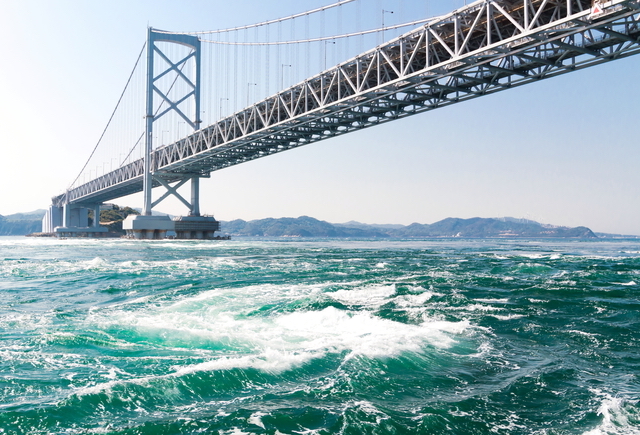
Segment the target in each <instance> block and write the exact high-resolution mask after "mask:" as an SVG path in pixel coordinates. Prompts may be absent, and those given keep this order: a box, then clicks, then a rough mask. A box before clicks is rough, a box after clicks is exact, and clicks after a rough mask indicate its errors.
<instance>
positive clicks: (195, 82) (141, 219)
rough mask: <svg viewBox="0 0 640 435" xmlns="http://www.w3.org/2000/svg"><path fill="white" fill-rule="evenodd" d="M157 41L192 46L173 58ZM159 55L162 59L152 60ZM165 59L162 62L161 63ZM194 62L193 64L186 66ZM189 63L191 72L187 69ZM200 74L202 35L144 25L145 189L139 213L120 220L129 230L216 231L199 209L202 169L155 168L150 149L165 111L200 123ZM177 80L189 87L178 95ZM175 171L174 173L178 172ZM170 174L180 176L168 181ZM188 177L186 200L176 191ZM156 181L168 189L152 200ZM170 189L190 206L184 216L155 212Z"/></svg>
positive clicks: (139, 234)
mask: <svg viewBox="0 0 640 435" xmlns="http://www.w3.org/2000/svg"><path fill="white" fill-rule="evenodd" d="M161 43H169V44H179V45H182V46H185V47H187V48H189V49H190V52H189V53H188V54H186V55H184V56H179V58H178V59H177V60H174V59H171V56H170V55H169V54H167V53H165V51H163V50H162V46H161V45H160V44H161ZM157 58H159V59H160V60H161V62H156V60H157ZM162 65H165V68H161V66H162ZM187 65H192V66H193V67H192V68H185V67H186V66H187ZM189 69H191V72H189ZM171 74H173V75H174V76H175V80H173V81H172V82H170V85H167V82H166V81H165V85H166V86H165V87H164V88H163V87H162V86H161V85H160V81H161V79H162V78H164V77H165V76H167V75H171ZM200 76H201V47H200V39H199V38H198V37H196V36H192V35H185V34H174V33H165V32H162V31H158V30H155V29H153V28H151V27H150V28H149V29H148V37H147V87H146V116H145V118H146V127H145V138H144V139H145V140H144V144H145V148H144V177H143V195H144V205H143V209H142V215H140V216H129V217H128V218H127V219H126V220H125V221H124V223H123V228H124V229H125V230H126V231H127V234H128V235H130V236H133V237H135V238H141V239H158V238H164V237H165V236H166V235H167V233H168V232H171V231H175V232H176V235H177V237H178V238H198V239H201V238H211V237H213V233H214V231H216V230H218V229H219V224H218V222H217V221H216V220H215V219H213V218H212V217H209V216H201V215H200V192H199V184H200V183H199V180H200V177H202V176H208V174H202V173H181V174H176V173H175V172H170V173H163V172H162V171H158V170H157V168H156V164H155V161H154V157H153V156H154V155H153V138H154V135H153V126H154V123H155V122H156V121H157V120H158V119H160V118H161V117H163V116H164V115H166V114H168V113H170V112H174V113H176V114H177V115H178V116H179V117H180V118H181V119H182V121H181V122H184V123H186V124H187V125H188V126H190V127H191V128H192V129H193V131H197V130H199V129H200V124H201V122H202V121H201V120H200ZM176 82H181V83H182V84H185V85H186V88H187V89H189V91H188V92H186V93H184V94H182V95H180V94H177V95H176V94H175V93H172V89H173V87H174V85H175V84H176ZM156 96H158V97H160V98H161V100H162V104H160V105H157V104H155V98H156ZM189 102H191V104H192V108H193V118H190V117H189V116H188V114H187V113H186V111H185V110H183V108H182V107H184V104H183V103H189ZM176 176H178V177H176ZM168 178H170V179H172V180H175V179H176V178H179V179H178V181H177V182H176V183H175V184H174V185H173V186H171V185H170V184H169V182H168V180H167V179H168ZM187 181H190V182H191V198H190V201H188V200H187V199H185V198H184V197H183V196H182V195H180V194H179V193H178V191H177V189H178V188H179V187H181V186H182V185H183V184H184V183H186V182H187ZM156 186H164V187H165V188H166V190H167V191H166V193H165V194H164V195H163V196H162V197H160V198H159V199H158V200H156V201H155V202H154V201H152V189H153V187H156ZM170 195H173V196H175V197H176V198H178V199H179V200H180V201H181V202H182V203H183V204H185V205H186V206H187V208H188V209H189V215H188V216H181V217H179V218H178V219H176V220H175V221H172V220H171V219H169V217H167V216H153V215H152V213H151V210H152V208H153V207H155V206H156V205H157V204H159V203H160V202H161V201H162V200H164V199H165V198H167V197H168V196H170Z"/></svg>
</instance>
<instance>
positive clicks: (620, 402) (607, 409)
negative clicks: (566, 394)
mask: <svg viewBox="0 0 640 435" xmlns="http://www.w3.org/2000/svg"><path fill="white" fill-rule="evenodd" d="M590 391H591V392H592V393H594V394H595V395H596V396H598V397H600V399H601V401H600V406H599V407H598V410H597V413H598V416H600V417H601V418H602V421H601V422H600V424H599V425H598V426H597V427H595V428H594V429H591V430H589V431H587V432H584V433H583V435H638V434H640V428H638V427H637V426H636V425H635V424H634V423H632V421H637V420H638V418H639V417H640V412H639V411H638V408H637V406H638V401H637V400H633V401H632V400H628V399H625V398H624V397H621V396H612V395H611V394H609V393H604V392H602V391H601V390H597V389H590Z"/></svg>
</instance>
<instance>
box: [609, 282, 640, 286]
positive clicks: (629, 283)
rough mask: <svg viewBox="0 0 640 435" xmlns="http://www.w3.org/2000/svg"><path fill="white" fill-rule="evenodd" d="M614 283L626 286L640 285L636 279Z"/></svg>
mask: <svg viewBox="0 0 640 435" xmlns="http://www.w3.org/2000/svg"><path fill="white" fill-rule="evenodd" d="M614 284H617V285H624V286H632V285H638V284H636V282H635V281H629V282H614Z"/></svg>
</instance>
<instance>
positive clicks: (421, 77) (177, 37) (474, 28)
mask: <svg viewBox="0 0 640 435" xmlns="http://www.w3.org/2000/svg"><path fill="white" fill-rule="evenodd" d="M383 12H384V11H383ZM160 43H164V44H167V43H168V44H179V45H182V46H187V47H188V48H189V49H190V50H191V51H190V52H189V54H188V55H187V57H186V58H185V59H181V60H179V61H177V62H174V61H169V66H168V68H167V69H166V70H165V71H161V72H157V67H156V68H155V69H154V64H153V62H154V59H155V58H158V57H160V58H164V59H165V60H166V59H167V58H166V56H165V55H164V54H163V52H162V50H161V48H160V45H161V44H160ZM147 50H148V54H147V69H148V72H147V75H148V77H147V115H146V130H145V141H146V146H145V155H144V156H143V157H142V158H140V159H137V160H134V161H131V162H129V163H127V164H125V165H122V166H121V167H118V168H117V169H115V170H112V171H110V172H107V173H105V174H103V175H101V176H99V177H96V178H93V179H91V180H89V181H86V182H84V183H83V184H80V185H77V186H75V187H73V188H71V189H69V190H68V191H66V192H65V193H64V194H62V195H59V196H56V197H54V198H53V205H52V206H51V208H50V211H49V213H48V215H47V217H45V225H46V228H48V229H49V230H50V231H53V230H54V228H55V227H61V228H62V229H63V230H60V229H58V231H62V232H64V229H69V228H73V227H82V225H81V221H82V219H83V215H82V210H86V209H93V210H96V211H99V205H100V204H102V203H104V202H106V201H111V200H113V199H115V198H119V197H122V196H126V195H129V194H132V193H137V192H144V198H145V206H144V213H143V214H144V215H150V214H151V209H152V208H153V207H154V206H155V205H157V204H158V203H159V202H160V201H162V200H163V199H164V198H166V197H167V196H168V195H175V196H177V197H178V199H179V200H180V201H182V202H183V203H184V204H185V206H187V207H188V209H189V212H190V213H189V214H190V215H191V216H199V215H200V210H199V205H198V197H199V192H198V189H199V187H198V186H199V179H200V178H206V177H209V176H210V174H211V172H213V171H217V170H219V169H223V168H226V167H229V166H233V165H237V164H240V163H243V162H247V161H250V160H253V159H256V158H260V157H264V156H268V155H271V154H274V153H278V152H281V151H285V150H289V149H292V148H296V147H299V146H302V145H307V144H310V143H313V142H317V141H320V140H323V139H328V138H331V137H334V136H337V135H341V134H346V133H349V132H352V131H355V130H359V129H362V128H366V127H370V126H374V125H377V124H380V123H384V122H389V121H393V120H395V119H399V118H403V117H406V116H410V115H414V114H418V113H422V112H426V111H430V110H433V109H437V108H439V107H444V106H447V105H450V104H454V103H458V102H462V101H465V100H468V99H471V98H476V97H481V96H483V95H487V94H491V93H494V92H498V91H502V90H507V89H510V88H513V87H516V86H520V85H524V84H527V83H532V82H536V81H539V80H542V79H546V78H550V77H554V76H556V75H559V74H564V73H568V72H571V71H575V70H578V69H581V68H586V67H590V66H593V65H597V64H600V63H603V62H609V61H612V60H616V59H620V58H623V57H626V56H630V55H633V54H637V53H638V52H640V0H612V1H606V2H599V1H595V2H594V1H592V0H480V1H476V2H474V3H472V4H470V5H468V6H465V7H463V8H461V9H458V10H456V11H453V12H451V13H450V14H447V15H444V16H440V17H437V18H433V19H431V20H428V21H426V22H424V23H421V24H420V25H419V26H417V27H416V28H414V29H413V30H411V31H409V32H407V33H404V34H402V35H401V36H399V37H396V38H394V39H392V40H390V41H388V42H385V43H383V44H380V45H378V46H377V47H375V48H373V49H371V50H369V51H366V52H363V53H361V54H359V55H357V56H355V57H353V58H351V59H350V60H348V61H346V62H342V63H340V64H338V65H336V66H334V67H332V68H328V69H326V70H324V71H322V72H321V73H319V74H317V75H314V76H312V77H309V78H307V79H305V80H303V81H301V82H299V83H297V84H295V85H293V86H289V87H286V88H284V89H281V90H280V91H279V92H277V93H276V94H274V95H271V96H269V97H267V98H265V99H263V100H262V101H258V102H256V103H254V104H250V105H248V106H247V107H245V108H244V109H242V110H240V111H237V112H236V113H233V114H232V115H230V116H227V117H224V118H222V119H220V120H218V121H217V122H215V123H213V124H211V125H208V126H205V127H202V126H201V125H200V123H201V121H200V109H199V104H200V95H199V93H200V86H199V83H198V82H199V77H200V68H201V66H200V60H199V56H200V54H199V53H200V39H199V37H198V36H197V35H187V34H175V33H171V32H165V31H160V30H155V29H149V36H148V42H147ZM325 50H326V47H325ZM325 53H326V52H325ZM325 56H326V54H325ZM190 59H191V60H193V61H194V62H195V65H196V68H195V73H194V76H193V77H186V74H185V73H183V72H182V69H180V67H181V65H182V64H184V63H185V62H187V60H190ZM284 66H286V65H283V67H284ZM166 71H173V72H175V73H176V75H177V76H178V77H179V78H180V79H181V80H185V81H187V82H188V83H189V85H190V86H191V88H192V89H193V92H191V93H189V94H188V95H186V96H184V97H182V100H181V101H172V100H171V98H169V97H168V93H166V92H164V93H163V91H162V90H160V89H158V87H157V86H156V80H158V78H159V77H161V76H162V75H164V74H166ZM249 84H250V83H249ZM154 96H155V97H157V98H158V97H159V98H161V99H163V100H165V101H167V102H168V108H167V109H166V111H170V110H174V111H177V112H178V113H179V114H180V116H182V117H183V118H184V122H186V123H188V124H189V125H190V126H191V127H192V128H193V129H194V132H193V133H191V134H188V135H186V136H185V137H183V138H181V139H179V140H177V141H175V142H173V143H170V144H166V145H162V146H159V147H155V148H154V147H153V125H154V122H155V121H156V120H157V119H158V118H160V117H161V116H162V115H163V114H164V113H160V114H158V113H154V112H153V110H152V107H153V98H154ZM186 99H192V100H193V102H194V105H195V108H196V110H195V112H194V115H193V116H192V117H191V118H189V117H188V116H187V115H186V114H184V113H183V112H181V111H180V109H179V104H180V103H181V102H182V101H183V100H186ZM187 182H190V183H191V198H190V200H189V199H185V198H184V197H182V196H181V195H180V194H179V193H178V192H177V189H178V188H179V187H180V186H182V185H183V184H185V183H187ZM158 186H164V187H165V189H166V193H165V194H164V195H163V196H162V197H160V198H159V199H158V200H156V201H152V197H151V191H152V188H153V187H158ZM153 225H155V224H152V226H153ZM96 228H97V226H96ZM161 231H164V230H161ZM157 236H158V234H157V233H156V234H155V236H154V237H157ZM143 237H144V235H143Z"/></svg>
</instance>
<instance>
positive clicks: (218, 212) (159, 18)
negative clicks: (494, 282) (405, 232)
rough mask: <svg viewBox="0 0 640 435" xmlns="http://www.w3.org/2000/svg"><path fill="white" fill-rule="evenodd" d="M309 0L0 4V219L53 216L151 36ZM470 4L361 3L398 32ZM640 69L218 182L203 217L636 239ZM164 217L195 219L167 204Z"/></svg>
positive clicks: (366, 136)
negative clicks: (545, 227)
mask: <svg viewBox="0 0 640 435" xmlns="http://www.w3.org/2000/svg"><path fill="white" fill-rule="evenodd" d="M301 3H302V2H299V1H278V2H262V1H254V0H235V1H234V2H225V1H217V0H211V1H204V0H202V1H184V0H183V1H168V0H165V1H146V0H143V1H135V2H130V1H119V0H116V1H111V2H87V1H79V0H66V1H65V0H63V1H56V2H51V1H45V0H24V1H8V0H4V1H2V2H0V55H1V56H2V59H3V61H2V64H3V67H2V68H1V69H0V86H1V87H2V94H1V95H2V104H1V105H0V150H1V155H2V157H1V158H0V185H1V187H0V214H4V215H7V214H11V213H16V212H23V211H30V210H34V209H37V208H45V207H46V206H47V205H48V204H49V203H50V198H51V197H52V196H54V195H57V194H59V193H61V192H62V191H63V190H64V189H65V188H66V187H67V186H68V185H69V184H70V183H71V181H73V178H75V176H76V175H77V172H78V171H79V170H80V168H81V167H82V165H83V164H84V162H85V160H86V159H87V157H88V155H89V153H90V152H91V149H92V148H93V146H94V145H95V143H96V141H97V139H98V137H99V136H100V133H101V132H102V129H103V128H104V126H105V124H106V122H107V120H108V118H109V115H110V113H111V111H112V110H113V107H114V105H115V102H116V101H117V98H118V96H119V94H120V92H121V91H122V88H123V86H124V83H125V81H126V79H127V77H128V74H129V73H130V71H131V68H132V67H133V64H134V62H135V59H136V57H137V55H138V52H139V51H140V48H141V46H142V44H143V42H144V39H145V36H146V28H147V26H148V25H151V26H153V27H157V28H164V29H170V30H176V31H181V30H202V29H217V28H224V27H229V26H235V25H243V24H250V23H254V22H259V21H263V20H267V19H272V18H278V17H282V16H287V15H290V14H293V13H297V12H302V11H303V10H306V9H310V8H314V7H318V6H321V5H323V4H329V3H330V1H316V0H313V1H312V0H309V1H305V2H304V4H303V5H301ZM462 3H463V2H461V1H453V0H451V1H449V0H444V1H439V2H436V1H434V0H431V1H430V2H425V1H421V2H418V1H407V0H405V2H404V4H403V3H401V2H398V0H394V1H392V0H365V1H364V3H363V9H362V13H363V14H370V15H371V14H373V15H372V16H374V17H373V18H372V19H374V20H375V18H376V17H377V16H379V12H378V11H380V10H381V9H382V8H385V9H389V10H392V9H393V10H395V12H396V13H395V14H394V16H393V17H392V16H390V15H389V17H388V23H389V24H391V23H392V20H399V19H400V17H399V15H400V14H399V9H400V8H404V10H403V13H404V17H402V18H404V19H412V18H413V17H414V16H416V18H422V17H424V13H430V14H437V13H443V12H445V11H448V10H451V9H453V8H455V7H459V6H461V5H462ZM369 7H370V9H367V8H369ZM375 14H378V15H375ZM419 14H423V15H422V16H420V17H417V15H419ZM352 19H353V17H344V20H345V21H347V20H352ZM396 22H399V21H396ZM345 26H346V24H345ZM367 48H368V47H367ZM639 67H640V56H635V57H631V58H627V59H622V60H618V61H615V62H609V63H607V64H603V65H600V66H596V67H592V68H588V69H586V70H582V71H577V72H573V73H570V74H566V75H563V76H560V77H556V78H553V79H549V80H544V81H542V82H539V83H534V84H530V85H526V86H524V87H520V88H516V89H512V90H508V91H505V92H500V93H498V94H494V95H490V96H486V97H482V98H478V99H475V100H471V101H467V102H464V103H460V104H456V105H453V106H449V107H446V108H442V109H438V110H435V111H432V112H429V113H424V114H420V115H416V116H413V117H409V118H406V119H403V120H400V121H394V122H391V123H388V124H386V125H381V126H377V127H373V128H370V129H366V130H362V131H359V132H355V133H351V134H348V135H346V136H342V137H338V138H334V139H330V140H327V141H323V142H319V143H315V144H312V145H309V146H305V147H301V148H298V149H295V150H291V151H287V152H284V153H281V154H278V155H274V156H270V157H266V158H263V159H259V160H256V161H253V162H249V163H246V164H242V165H239V166H236V167H232V168H228V169H224V170H222V171H218V172H214V173H213V174H212V176H211V178H210V179H205V180H203V181H202V183H201V193H202V199H201V209H202V211H203V212H204V213H209V214H214V215H215V216H216V217H217V218H218V219H221V220H231V219H236V218H242V219H246V220H249V219H258V218H264V217H283V216H293V217H296V216H301V215H309V216H314V217H316V218H319V219H323V220H327V221H330V222H345V221H349V220H357V221H361V222H367V223H401V224H409V223H412V222H420V223H433V222H435V221H438V220H440V219H444V218H446V217H461V218H470V217H475V216H480V217H500V216H514V217H524V218H530V219H535V220H538V221H541V222H543V223H548V224H557V225H566V226H577V225H585V226H588V227H590V228H591V229H593V230H594V231H603V232H615V233H626V234H638V235H640V201H639V200H638V198H640V171H638V168H639V167H640V149H639V147H638V144H639V143H640V140H639V138H638V135H639V133H638V117H639V116H638V115H639V109H638V101H640V84H638V80H637V77H638V71H639V70H640V68H639ZM159 194H160V193H159V192H158V193H156V196H157V195H159ZM114 202H116V203H120V204H122V205H130V206H141V199H140V197H139V196H134V197H130V198H123V199H121V200H116V201H114ZM157 209H158V210H161V211H165V212H169V213H174V214H183V213H185V212H186V210H185V209H184V207H183V206H182V205H181V204H180V203H178V202H177V201H174V200H172V201H167V202H163V203H162V204H161V205H159V206H158V207H157Z"/></svg>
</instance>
